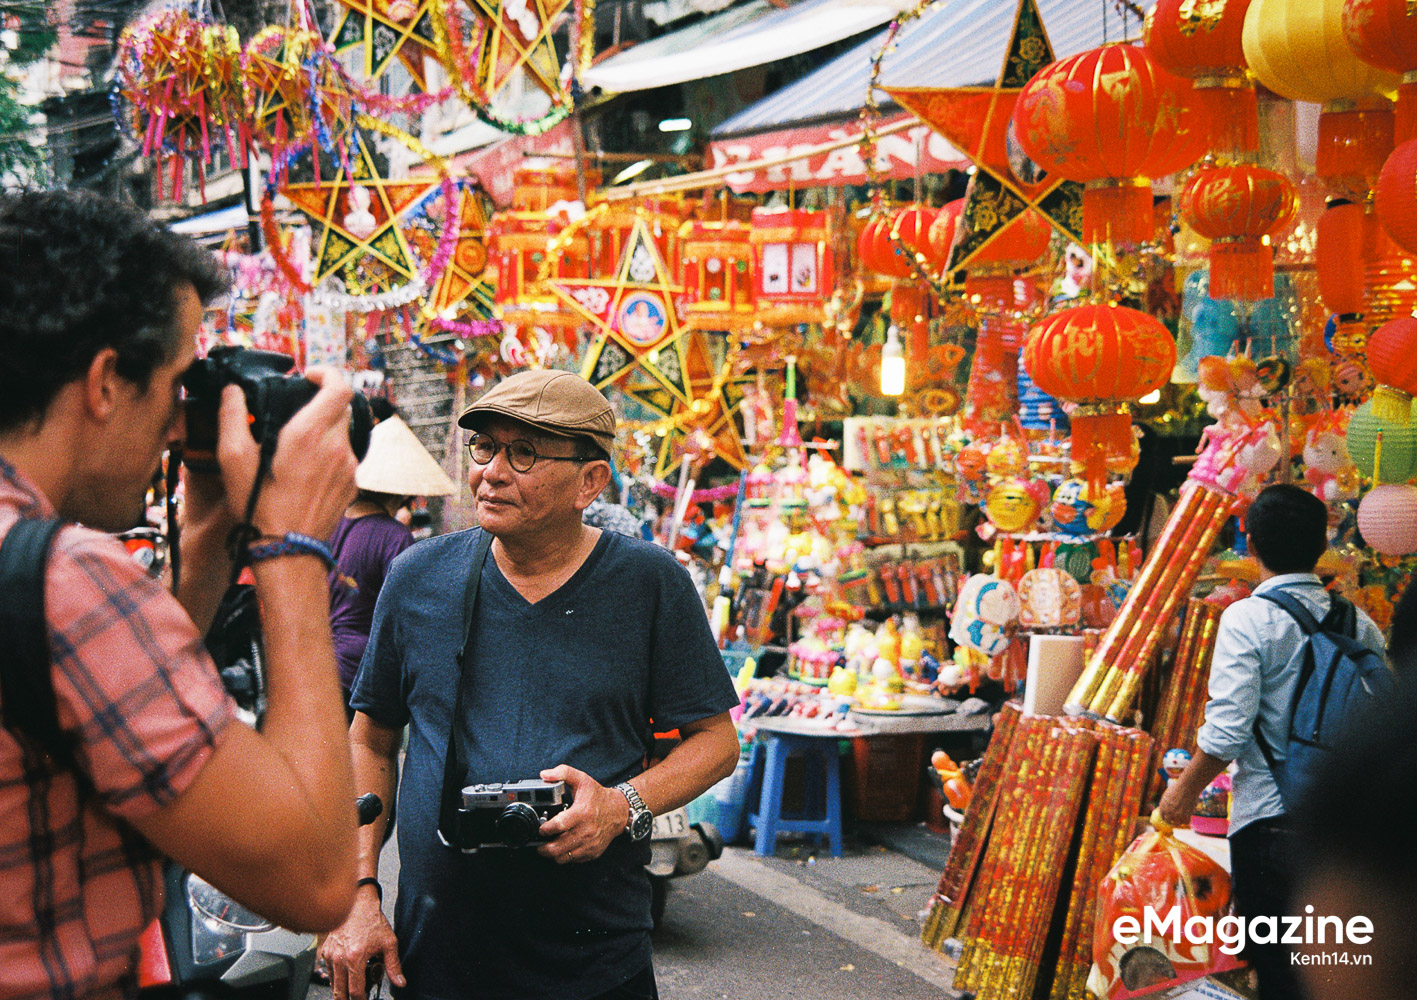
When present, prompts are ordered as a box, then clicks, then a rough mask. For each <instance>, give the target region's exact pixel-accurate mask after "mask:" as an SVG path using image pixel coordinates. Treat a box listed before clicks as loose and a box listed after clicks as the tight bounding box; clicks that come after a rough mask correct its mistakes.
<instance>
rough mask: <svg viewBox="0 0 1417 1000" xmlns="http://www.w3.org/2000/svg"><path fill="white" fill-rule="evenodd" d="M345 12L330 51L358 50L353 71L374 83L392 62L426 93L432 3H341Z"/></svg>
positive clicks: (411, 0) (344, 0) (423, 0)
mask: <svg viewBox="0 0 1417 1000" xmlns="http://www.w3.org/2000/svg"><path fill="white" fill-rule="evenodd" d="M340 3H341V4H342V5H343V7H344V9H343V10H341V11H340V12H339V15H338V16H337V17H336V19H335V26H334V30H333V31H332V32H331V33H330V47H331V48H333V49H334V50H335V51H336V52H339V53H345V52H347V51H350V50H353V49H356V48H357V49H358V50H359V54H358V61H357V62H356V64H355V70H356V71H357V73H358V74H360V75H362V76H364V77H365V78H366V79H370V80H373V79H375V78H377V77H379V76H381V75H383V73H384V71H385V70H387V69H388V68H389V63H390V62H392V61H393V60H394V59H395V58H397V59H399V60H401V61H402V62H403V64H404V66H405V67H407V68H408V73H409V75H410V76H411V77H413V81H414V83H416V84H418V89H419V90H427V89H428V86H427V80H426V79H425V77H424V72H423V59H424V57H425V56H434V57H435V58H436V52H437V48H436V43H435V41H434V35H433V14H432V10H431V7H432V0H340Z"/></svg>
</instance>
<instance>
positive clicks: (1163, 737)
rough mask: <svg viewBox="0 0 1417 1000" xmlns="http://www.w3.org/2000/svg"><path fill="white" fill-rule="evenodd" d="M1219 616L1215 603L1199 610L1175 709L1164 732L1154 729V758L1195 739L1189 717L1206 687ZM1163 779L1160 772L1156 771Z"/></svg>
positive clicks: (1183, 746)
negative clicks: (1189, 730)
mask: <svg viewBox="0 0 1417 1000" xmlns="http://www.w3.org/2000/svg"><path fill="white" fill-rule="evenodd" d="M1219 618H1220V609H1219V608H1218V607H1216V606H1215V605H1213V604H1204V605H1203V606H1202V608H1201V611H1200V619H1199V621H1198V622H1197V628H1196V632H1197V635H1196V639H1195V642H1194V643H1193V644H1192V647H1191V650H1190V656H1189V657H1188V658H1187V660H1186V665H1185V666H1186V670H1185V674H1184V676H1183V677H1181V679H1180V685H1179V690H1178V691H1177V695H1176V711H1175V714H1174V716H1173V717H1172V718H1171V720H1170V724H1169V725H1168V727H1167V729H1166V731H1165V732H1164V733H1159V734H1158V733H1153V736H1154V737H1155V738H1156V740H1157V743H1158V745H1157V746H1156V747H1155V750H1154V752H1153V754H1152V758H1153V761H1155V760H1156V758H1157V757H1159V756H1162V755H1164V754H1165V753H1166V751H1167V750H1168V749H1170V748H1171V747H1181V748H1183V749H1185V750H1190V749H1191V748H1190V747H1189V746H1187V743H1188V742H1189V741H1190V740H1194V739H1195V734H1194V732H1190V733H1189V734H1188V731H1187V730H1188V721H1189V720H1190V719H1191V717H1192V716H1193V715H1194V713H1195V711H1196V708H1197V707H1198V705H1200V704H1202V702H1200V701H1199V698H1200V695H1201V692H1203V691H1204V690H1205V688H1206V681H1207V679H1208V675H1209V672H1210V670H1209V668H1210V655H1209V654H1210V653H1211V652H1213V651H1214V648H1215V627H1216V624H1217V623H1218V621H1219ZM1207 633H1209V647H1208V648H1207V638H1206V636H1207ZM1157 779H1158V780H1159V779H1160V775H1157Z"/></svg>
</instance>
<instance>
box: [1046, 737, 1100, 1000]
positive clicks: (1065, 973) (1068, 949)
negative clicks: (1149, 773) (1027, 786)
mask: <svg viewBox="0 0 1417 1000" xmlns="http://www.w3.org/2000/svg"><path fill="white" fill-rule="evenodd" d="M1092 735H1093V738H1094V743H1095V744H1096V757H1095V758H1094V761H1093V766H1092V775H1091V781H1090V783H1089V786H1088V789H1087V796H1086V798H1085V799H1084V801H1083V825H1082V835H1081V836H1080V837H1079V839H1078V854H1077V864H1076V866H1075V868H1074V871H1073V880H1072V883H1071V884H1070V885H1069V886H1068V904H1067V909H1066V911H1065V915H1064V917H1063V937H1062V940H1061V942H1060V943H1059V946H1058V964H1057V968H1056V969H1055V970H1054V974H1053V981H1052V983H1050V984H1049V989H1048V1000H1066V997H1067V995H1068V983H1069V981H1070V980H1071V972H1070V970H1071V968H1072V956H1073V952H1074V951H1075V949H1076V947H1077V933H1078V927H1079V924H1080V922H1081V917H1082V896H1083V885H1084V881H1085V879H1086V878H1087V873H1088V871H1089V866H1088V864H1087V858H1088V852H1089V850H1090V848H1091V845H1092V844H1094V843H1096V838H1097V819H1098V817H1097V806H1098V802H1097V791H1098V786H1099V781H1098V772H1099V771H1101V770H1102V769H1103V768H1104V767H1105V766H1106V763H1105V761H1104V760H1103V753H1104V750H1105V745H1104V744H1103V743H1102V741H1101V740H1099V739H1097V738H1096V734H1095V733H1094V734H1092Z"/></svg>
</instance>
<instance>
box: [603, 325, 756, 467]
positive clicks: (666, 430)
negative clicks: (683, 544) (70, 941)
mask: <svg viewBox="0 0 1417 1000" xmlns="http://www.w3.org/2000/svg"><path fill="white" fill-rule="evenodd" d="M723 340H724V338H723V335H722V334H710V333H703V332H701V331H697V330H695V331H690V332H686V333H684V334H682V335H681V336H680V337H679V339H678V340H677V341H676V342H675V343H674V344H673V345H672V348H671V349H670V350H666V351H665V352H664V353H665V354H666V355H670V354H671V350H672V358H673V361H672V365H673V367H674V368H675V370H676V372H677V375H678V381H679V382H680V384H681V385H682V386H683V387H684V389H685V390H686V393H687V395H688V397H689V398H687V399H686V398H684V397H683V396H681V395H678V394H676V393H672V392H669V391H667V390H666V389H665V388H664V387H663V386H662V385H661V384H659V382H658V381H657V380H655V379H644V378H643V376H639V375H638V374H637V375H636V376H632V377H631V381H630V383H629V384H627V385H626V386H625V387H624V392H625V395H627V396H629V397H631V398H633V399H635V400H636V401H638V402H639V403H641V404H643V405H644V406H645V407H646V408H647V409H649V410H651V411H653V412H655V413H658V414H660V415H661V416H662V417H663V418H664V419H663V420H662V421H660V422H659V423H658V424H657V425H655V430H656V431H657V436H658V441H657V442H656V448H657V456H656V460H655V472H654V474H655V476H657V477H658V478H661V479H663V478H665V477H667V476H669V475H670V474H672V473H673V472H674V470H675V469H677V468H678V467H679V465H680V463H681V462H683V461H684V460H685V458H686V457H687V456H689V455H690V453H691V452H692V453H693V456H694V458H695V459H701V458H702V453H701V452H700V444H701V443H702V442H703V441H708V442H712V448H713V454H714V455H716V456H717V457H718V458H721V459H723V460H724V461H725V462H727V463H728V464H729V465H731V466H733V468H735V469H744V468H746V467H747V466H748V454H747V452H746V450H745V449H744V448H743V438H742V435H741V433H740V432H739V429H738V419H737V417H738V411H739V409H740V408H741V407H742V405H743V397H744V386H745V385H747V384H748V383H749V382H750V381H752V376H750V375H746V374H738V375H734V374H733V365H732V362H731V361H730V360H729V359H728V358H727V357H723V359H722V360H721V361H718V362H717V363H716V362H715V354H718V355H723V354H725V353H726V350H724V349H720V350H719V351H717V352H715V351H714V349H713V348H714V346H715V345H717V346H718V347H720V348H724V347H725V345H724V343H723Z"/></svg>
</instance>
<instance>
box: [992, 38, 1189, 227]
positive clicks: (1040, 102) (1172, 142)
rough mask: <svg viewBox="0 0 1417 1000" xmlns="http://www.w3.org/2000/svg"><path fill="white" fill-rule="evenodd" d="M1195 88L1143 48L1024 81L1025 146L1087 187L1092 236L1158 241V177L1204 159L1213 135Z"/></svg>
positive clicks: (1017, 117) (1072, 62) (1108, 49)
mask: <svg viewBox="0 0 1417 1000" xmlns="http://www.w3.org/2000/svg"><path fill="white" fill-rule="evenodd" d="M1190 90H1191V87H1190V84H1189V82H1187V81H1186V80H1184V79H1182V78H1181V77H1178V76H1175V75H1174V74H1172V73H1168V72H1167V71H1166V70H1164V69H1162V68H1161V66H1160V65H1159V64H1158V63H1157V62H1156V60H1155V59H1154V58H1153V57H1152V56H1151V54H1150V53H1149V52H1147V51H1146V50H1145V49H1143V48H1140V47H1138V46H1135V45H1106V46H1103V47H1102V48H1099V49H1091V50H1089V51H1087V52H1083V53H1080V54H1079V55H1076V56H1072V57H1071V58H1068V59H1063V60H1060V61H1058V62H1055V63H1050V64H1049V65H1047V66H1045V67H1043V68H1042V69H1041V70H1039V71H1038V73H1037V74H1035V75H1034V77H1033V79H1031V80H1029V81H1028V83H1027V84H1026V85H1025V86H1024V88H1023V91H1022V92H1021V93H1020V94H1019V97H1018V103H1017V104H1016V105H1015V107H1014V130H1015V134H1016V136H1017V138H1018V141H1019V144H1020V145H1021V146H1023V149H1024V152H1026V153H1027V154H1028V155H1029V156H1030V157H1031V158H1032V159H1033V162H1034V163H1036V164H1038V166H1040V167H1042V168H1043V169H1044V170H1046V171H1048V172H1049V173H1052V174H1056V175H1058V176H1060V177H1066V178H1068V179H1069V180H1074V181H1081V182H1085V183H1086V184H1087V190H1086V191H1085V192H1084V193H1083V237H1084V239H1086V240H1087V241H1088V242H1093V243H1101V242H1106V241H1109V240H1110V241H1113V242H1120V243H1144V242H1146V241H1147V240H1149V239H1151V236H1152V225H1151V220H1152V214H1151V181H1150V178H1152V177H1162V176H1165V175H1166V174H1168V173H1173V172H1175V171H1176V170H1178V169H1181V168H1182V167H1184V166H1187V165H1188V164H1189V163H1192V162H1194V161H1195V160H1196V159H1198V158H1199V157H1200V156H1201V154H1202V153H1203V152H1204V149H1205V144H1206V141H1207V139H1208V132H1207V130H1206V127H1205V122H1204V119H1203V117H1202V115H1201V114H1200V112H1199V111H1197V110H1196V109H1195V107H1194V106H1193V105H1192V103H1191V101H1190Z"/></svg>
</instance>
